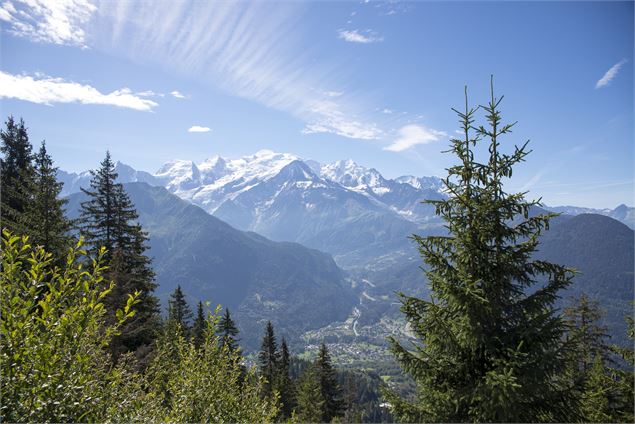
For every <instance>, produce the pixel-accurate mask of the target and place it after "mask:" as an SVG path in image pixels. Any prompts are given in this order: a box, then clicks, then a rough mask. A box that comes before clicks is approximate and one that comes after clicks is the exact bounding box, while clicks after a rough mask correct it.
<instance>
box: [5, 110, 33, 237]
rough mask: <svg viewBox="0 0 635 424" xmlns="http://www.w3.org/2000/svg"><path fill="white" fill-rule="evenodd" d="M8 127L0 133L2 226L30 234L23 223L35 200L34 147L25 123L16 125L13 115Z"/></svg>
mask: <svg viewBox="0 0 635 424" xmlns="http://www.w3.org/2000/svg"><path fill="white" fill-rule="evenodd" d="M5 125H6V128H5V129H4V130H1V131H0V137H1V138H2V145H0V152H2V155H3V157H2V158H0V226H1V227H2V228H6V229H9V230H11V231H13V232H18V233H19V234H26V233H27V230H26V229H25V228H22V226H21V224H22V223H21V222H19V221H20V217H21V216H22V214H24V212H25V211H26V209H27V207H28V204H29V202H30V200H31V197H30V195H29V191H28V186H29V185H30V181H31V179H32V178H33V164H32V159H33V154H32V149H33V148H32V146H31V143H30V142H29V135H28V132H27V128H26V126H25V125H24V120H22V119H20V121H19V122H18V123H16V122H15V120H14V119H13V116H9V118H7V121H6V123H5Z"/></svg>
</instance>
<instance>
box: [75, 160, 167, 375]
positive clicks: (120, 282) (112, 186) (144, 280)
mask: <svg viewBox="0 0 635 424" xmlns="http://www.w3.org/2000/svg"><path fill="white" fill-rule="evenodd" d="M92 175H93V178H92V179H91V182H90V189H89V190H86V189H82V190H83V192H84V193H85V194H86V195H87V196H88V198H89V199H88V200H87V201H85V202H82V204H81V223H82V226H81V233H82V235H83V236H84V237H85V238H86V241H87V243H88V244H89V245H90V246H91V247H92V249H93V251H95V250H97V249H100V248H105V249H106V253H105V259H106V260H107V261H108V262H109V263H110V264H111V266H110V270H109V275H108V278H110V279H111V280H113V281H114V282H115V289H114V290H113V291H112V292H111V293H110V295H109V296H108V297H107V298H106V300H105V302H106V305H107V307H108V309H109V310H112V306H113V305H116V304H117V303H119V302H120V301H121V299H122V298H125V296H126V295H127V293H131V292H137V291H138V292H139V293H140V295H139V304H138V305H137V315H136V317H135V318H134V319H133V320H130V321H129V322H128V323H126V325H125V326H124V327H123V328H122V329H121V334H120V335H119V336H118V337H117V338H116V339H115V340H114V341H113V343H112V344H111V348H110V350H111V353H112V355H113V359H115V360H116V359H117V358H118V357H119V355H121V354H122V353H125V352H136V353H137V356H139V357H140V358H142V359H143V361H144V363H145V361H146V360H147V358H145V356H147V353H148V351H149V350H150V346H151V344H152V342H153V341H154V338H155V337H156V331H157V330H158V326H159V315H158V312H159V302H158V300H157V298H156V297H155V296H154V295H153V291H154V289H155V288H156V284H155V282H154V271H153V270H152V268H151V264H150V262H151V261H150V258H148V257H147V256H146V255H145V251H146V250H147V240H148V235H147V233H146V232H145V231H143V229H142V228H141V225H139V223H138V222H137V220H138V215H137V212H136V210H135V208H134V205H133V204H132V201H131V200H130V198H129V197H128V194H127V193H126V191H125V190H124V188H123V185H121V184H120V183H117V182H116V179H117V173H116V172H115V164H114V163H113V161H112V159H111V157H110V153H108V152H106V157H105V158H104V160H103V161H102V162H101V166H100V168H99V169H98V170H96V171H92ZM111 319H114V317H112V316H111Z"/></svg>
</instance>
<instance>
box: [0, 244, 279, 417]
mask: <svg viewBox="0 0 635 424" xmlns="http://www.w3.org/2000/svg"><path fill="white" fill-rule="evenodd" d="M103 254H104V250H103V249H102V250H101V252H100V254H99V255H98V258H97V259H95V260H90V261H88V260H87V259H86V252H85V251H84V250H82V248H81V242H79V243H78V244H77V245H76V246H75V247H74V248H73V249H70V251H69V253H68V256H67V259H66V262H65V264H64V266H63V267H62V268H57V267H53V265H52V262H51V261H52V259H51V258H52V255H51V254H49V253H47V252H45V251H44V250H43V249H41V248H36V247H32V246H31V245H30V244H29V239H28V237H15V236H12V235H11V234H10V233H8V232H6V231H5V232H3V237H2V255H1V258H2V269H1V270H0V283H1V284H0V297H1V300H2V302H1V309H0V311H1V318H2V319H1V322H2V323H1V328H0V331H1V333H0V336H1V337H2V339H1V343H2V344H1V353H0V359H1V368H2V379H1V386H0V393H1V395H2V405H1V409H0V421H6V422H24V421H28V422H69V421H70V422H95V421H97V422H104V421H109V422H140V421H141V422H148V421H169V422H210V421H211V422H269V421H272V420H273V418H274V417H275V416H276V414H277V409H276V406H275V399H274V400H273V401H271V400H266V399H261V398H260V396H259V392H260V387H261V381H260V379H258V378H257V377H256V376H255V374H254V371H253V370H245V369H244V368H243V366H242V365H241V360H242V357H241V356H240V355H239V354H238V353H236V352H232V351H229V350H228V349H226V348H223V347H219V342H218V337H217V336H216V335H215V334H214V329H215V324H216V322H217V320H218V316H217V315H215V314H214V315H212V314H210V316H209V317H208V318H207V319H206V322H205V340H204V342H203V344H202V346H201V347H200V348H197V347H196V346H195V345H194V343H193V341H191V340H187V339H185V338H184V337H183V335H182V332H180V331H179V329H178V328H177V327H175V326H172V325H167V326H166V328H165V329H164V331H163V334H162V336H161V337H160V338H159V340H158V341H157V342H156V346H155V353H154V357H153V359H152V361H151V363H150V365H149V367H148V369H147V371H146V373H145V374H140V373H138V372H136V371H134V370H135V369H137V368H136V367H135V363H134V362H135V359H134V356H133V355H132V354H127V355H123V356H122V357H121V358H120V360H119V361H118V364H117V365H116V366H113V365H112V361H110V358H109V355H108V353H107V350H106V347H107V346H108V344H109V343H110V341H111V339H112V337H113V336H114V335H116V334H117V332H118V329H119V328H120V327H121V325H122V324H123V323H124V322H125V321H126V320H128V319H130V318H131V317H133V316H134V314H135V311H134V309H133V308H134V305H135V304H136V303H137V298H138V296H139V293H135V294H133V295H130V296H129V297H128V301H127V303H126V305H123V308H122V309H120V310H117V311H116V313H115V316H116V317H117V320H116V322H115V323H114V324H111V325H110V324H106V321H105V315H106V308H105V306H104V303H103V300H104V297H105V296H107V295H108V293H109V292H110V291H111V290H112V288H113V285H112V283H106V282H105V281H104V279H103V277H102V275H103V272H104V270H105V268H106V267H105V266H104V265H103V264H102V257H103Z"/></svg>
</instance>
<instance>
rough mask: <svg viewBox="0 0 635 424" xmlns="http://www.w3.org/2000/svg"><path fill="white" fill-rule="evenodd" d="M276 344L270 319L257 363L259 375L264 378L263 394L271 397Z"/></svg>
mask: <svg viewBox="0 0 635 424" xmlns="http://www.w3.org/2000/svg"><path fill="white" fill-rule="evenodd" d="M278 363H279V358H278V345H277V343H276V335H275V333H274V331H273V325H272V324H271V321H268V322H267V326H266V327H265V335H264V337H263V338H262V345H261V347H260V352H259V353H258V365H259V369H260V376H261V377H263V378H264V379H265V382H264V384H263V396H264V397H272V396H273V392H274V389H275V382H276V373H277V371H278Z"/></svg>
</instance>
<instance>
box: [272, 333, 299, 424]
mask: <svg viewBox="0 0 635 424" xmlns="http://www.w3.org/2000/svg"><path fill="white" fill-rule="evenodd" d="M278 357H279V358H280V361H279V363H278V371H277V378H276V385H275V386H276V389H277V390H278V393H280V404H281V407H280V415H281V418H283V419H286V418H289V417H291V413H292V412H293V408H294V407H295V387H294V384H293V380H291V375H290V371H291V356H290V354H289V347H288V346H287V341H286V340H285V338H284V337H283V338H282V342H281V343H280V352H279V353H278Z"/></svg>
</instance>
